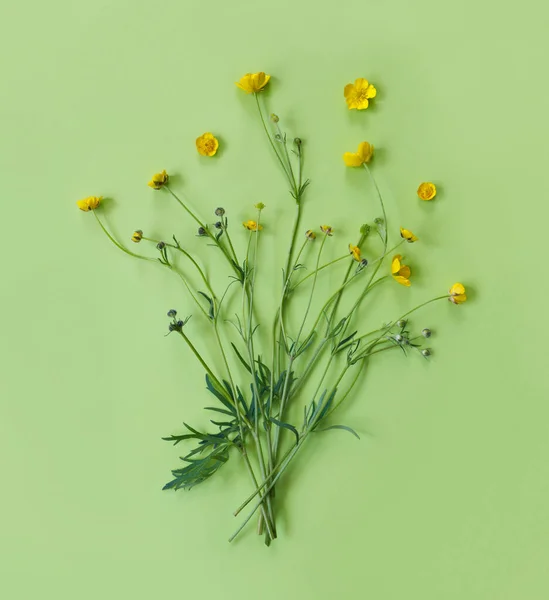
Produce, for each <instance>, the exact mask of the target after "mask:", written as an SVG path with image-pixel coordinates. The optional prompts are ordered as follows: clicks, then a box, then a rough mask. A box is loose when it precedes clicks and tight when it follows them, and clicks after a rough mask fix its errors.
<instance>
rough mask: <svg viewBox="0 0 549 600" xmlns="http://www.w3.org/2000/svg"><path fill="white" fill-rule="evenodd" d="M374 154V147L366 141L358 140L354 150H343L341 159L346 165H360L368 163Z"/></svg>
mask: <svg viewBox="0 0 549 600" xmlns="http://www.w3.org/2000/svg"><path fill="white" fill-rule="evenodd" d="M373 155H374V147H373V145H372V144H369V143H368V142H360V144H359V145H358V150H357V151H356V152H345V154H344V155H343V160H344V161H345V164H346V165H347V166H348V167H361V166H362V165H363V164H364V163H369V162H370V161H371V160H372V156H373Z"/></svg>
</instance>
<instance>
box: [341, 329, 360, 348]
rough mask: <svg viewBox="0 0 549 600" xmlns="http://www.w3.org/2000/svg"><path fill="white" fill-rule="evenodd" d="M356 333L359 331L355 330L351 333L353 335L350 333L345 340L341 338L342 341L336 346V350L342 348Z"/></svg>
mask: <svg viewBox="0 0 549 600" xmlns="http://www.w3.org/2000/svg"><path fill="white" fill-rule="evenodd" d="M356 334H357V332H356V331H353V333H351V335H348V336H347V337H346V338H345V339H344V340H341V342H339V344H338V345H337V346H336V350H339V349H340V348H341V346H343V345H345V344H346V343H347V342H348V341H350V340H352V339H353V338H354V337H355V335H356Z"/></svg>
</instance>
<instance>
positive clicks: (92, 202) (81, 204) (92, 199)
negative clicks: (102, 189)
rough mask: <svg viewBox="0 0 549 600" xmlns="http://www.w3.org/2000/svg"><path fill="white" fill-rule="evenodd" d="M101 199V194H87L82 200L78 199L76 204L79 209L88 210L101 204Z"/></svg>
mask: <svg viewBox="0 0 549 600" xmlns="http://www.w3.org/2000/svg"><path fill="white" fill-rule="evenodd" d="M101 200H103V196H88V197H87V198H84V199H83V200H78V202H77V203H76V206H78V208H79V209H80V210H83V211H84V212H88V211H90V210H95V209H96V208H98V206H99V205H100V204H101Z"/></svg>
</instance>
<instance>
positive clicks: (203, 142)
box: [196, 131, 219, 156]
mask: <svg viewBox="0 0 549 600" xmlns="http://www.w3.org/2000/svg"><path fill="white" fill-rule="evenodd" d="M218 148H219V140H218V139H217V138H216V137H215V136H214V135H213V133H210V132H209V131H208V132H206V133H203V134H202V135H201V136H200V137H197V138H196V149H197V151H198V153H199V154H201V155H202V156H214V155H215V153H216V152H217V149H218Z"/></svg>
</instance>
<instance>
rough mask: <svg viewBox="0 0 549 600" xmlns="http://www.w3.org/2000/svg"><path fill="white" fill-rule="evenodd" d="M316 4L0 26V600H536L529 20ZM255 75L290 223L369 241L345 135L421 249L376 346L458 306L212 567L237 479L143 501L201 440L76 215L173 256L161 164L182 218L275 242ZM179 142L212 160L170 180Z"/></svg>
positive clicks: (543, 188) (163, 304)
mask: <svg viewBox="0 0 549 600" xmlns="http://www.w3.org/2000/svg"><path fill="white" fill-rule="evenodd" d="M330 4H331V7H329V8H321V4H320V3H318V2H313V1H308V2H293V1H292V2H289V1H283V2H278V3H274V2H252V1H249V2H246V1H245V0H233V1H232V2H222V1H220V0H214V1H210V2H204V3H198V2H193V3H190V2H181V1H175V0H170V1H167V2H160V3H155V2H143V1H141V2H130V1H129V0H128V1H126V2H124V1H122V0H112V1H107V0H101V1H95V2H87V3H83V2H69V1H60V0H53V1H52V2H47V3H46V2H37V1H35V2H26V3H25V2H21V3H11V4H10V5H9V6H7V5H4V6H3V8H2V10H1V11H0V17H1V22H2V24H3V27H2V29H3V32H2V36H1V37H0V51H1V54H2V56H3V73H2V89H3V99H2V101H1V103H0V114H1V141H0V149H1V153H0V160H1V165H2V197H3V200H2V207H3V210H2V237H1V238H0V244H1V249H2V258H3V260H2V285H1V291H0V303H1V308H2V313H1V314H2V333H1V341H0V343H1V356H0V360H1V363H0V364H2V377H1V379H0V393H1V398H2V404H1V407H0V410H1V420H0V455H1V456H2V490H3V491H2V495H1V500H0V506H1V519H2V526H1V541H0V553H1V555H2V556H1V561H0V565H1V566H0V582H1V583H0V587H1V589H2V595H3V596H5V597H6V598H10V599H12V600H27V599H30V598H33V597H39V598H44V599H49V598H56V599H58V600H68V599H73V598H79V599H82V600H88V599H92V598H93V599H96V598H107V599H111V598H113V599H114V598H134V599H136V600H137V599H139V600H141V599H150V598H157V597H160V596H166V597H168V596H169V597H198V595H199V594H200V595H201V596H200V597H212V598H213V597H220V598H230V599H233V598H234V599H248V598H250V599H251V598H259V599H261V600H263V599H265V600H271V599H274V598H292V599H293V598H306V599H308V598H311V599H313V598H315V599H318V598H331V597H339V598H354V597H365V598H371V599H373V600H401V599H412V598H413V599H416V598H417V599H418V600H464V599H467V600H524V599H528V600H538V599H539V600H541V599H546V598H547V595H548V593H549V590H548V584H549V575H548V573H547V570H546V564H547V554H548V552H549V538H548V534H549V508H548V507H549V501H548V500H549V497H548V494H549V483H548V474H547V461H548V458H549V439H548V437H549V436H548V425H547V424H548V422H549V407H548V405H547V402H548V393H547V392H548V391H549V390H548V385H547V376H546V343H545V336H546V334H545V332H546V329H547V325H546V320H547V317H546V314H545V313H546V309H545V305H546V296H547V291H548V290H547V283H546V275H545V270H546V269H545V267H544V262H545V254H544V253H542V252H541V243H542V240H544V239H545V237H546V235H547V232H546V226H545V223H546V222H547V217H548V209H547V198H548V194H547V191H548V190H547V178H546V177H545V176H544V173H545V171H546V168H547V158H548V154H547V136H546V104H547V96H548V92H549V88H548V84H547V78H546V65H545V60H544V57H545V56H546V55H547V51H548V47H547V41H546V40H547V35H546V27H547V10H546V8H545V5H544V3H542V2H541V1H540V0H537V1H536V0H527V1H525V2H521V3H519V4H518V5H512V4H509V5H508V7H507V5H506V4H505V3H503V4H502V3H495V2H487V1H486V0H485V1H484V2H480V3H479V2H477V1H475V2H472V1H470V0H466V2H460V3H457V4H455V3H454V4H453V5H450V4H448V3H442V2H439V1H435V0H420V1H418V2H406V1H405V0H397V1H391V2H371V1H364V0H361V1H358V0H351V1H348V2H345V3H340V2H338V3H335V2H334V3H330ZM261 69H264V70H265V71H267V72H269V73H272V74H273V75H274V76H275V78H273V82H272V83H273V85H272V89H271V91H270V94H269V103H270V106H271V109H272V110H276V112H277V113H279V114H280V115H281V116H284V117H286V118H287V124H288V127H289V128H290V129H291V133H292V135H295V134H298V135H300V136H301V137H303V138H304V139H306V140H307V152H308V160H307V166H308V168H309V175H310V176H311V178H312V180H313V185H312V187H311V189H310V193H309V195H308V197H307V209H306V218H305V221H304V225H305V226H316V225H318V224H319V223H320V222H324V221H329V222H331V223H332V224H333V225H334V227H336V228H337V229H338V230H339V232H340V236H339V237H334V247H335V245H336V244H341V245H343V246H344V245H345V244H346V243H347V242H348V241H350V239H354V238H355V231H356V225H357V224H358V223H360V222H362V221H363V220H364V219H365V218H370V219H371V218H373V217H375V216H377V214H378V210H377V208H376V207H375V204H374V199H373V196H372V195H371V194H370V195H368V194H367V193H366V191H365V190H366V188H365V184H364V179H365V178H364V177H362V175H364V174H362V173H356V172H352V173H351V172H349V171H348V170H345V169H344V167H343V164H342V161H341V154H342V153H343V151H345V150H352V149H354V148H355V146H356V144H357V143H358V142H359V141H360V140H361V139H364V138H366V139H369V140H370V141H372V142H373V143H374V144H375V145H376V147H378V148H379V149H380V151H379V154H378V160H377V162H376V164H375V166H374V170H375V172H376V174H377V176H378V179H379V181H380V185H381V186H382V188H383V189H384V191H385V193H386V197H387V203H388V206H389V208H390V213H391V216H392V218H393V225H394V226H395V227H396V226H398V225H400V224H403V225H406V226H408V227H410V228H411V229H413V230H414V231H416V232H417V234H418V235H420V236H421V238H422V239H421V245H420V244H418V245H416V246H415V247H413V248H410V249H409V255H410V257H411V260H412V264H415V265H416V266H417V268H416V272H417V277H416V279H415V285H414V287H413V288H412V289H411V290H406V289H404V288H401V287H399V286H397V285H396V284H394V285H392V286H388V287H389V289H387V290H385V294H386V296H384V297H385V298H388V304H387V310H386V311H380V312H379V315H377V316H376V318H377V319H378V321H379V320H383V319H390V318H392V317H394V316H395V313H398V311H399V310H401V309H402V308H404V307H406V306H408V305H409V304H411V303H412V302H419V301H421V300H422V299H424V298H428V297H430V296H432V295H435V294H438V293H440V292H442V293H443V292H444V291H445V290H446V289H447V287H448V286H449V285H450V284H451V283H453V282H454V281H455V280H462V281H463V282H464V283H465V284H466V285H468V286H469V287H470V288H471V302H470V303H468V304H467V305H465V306H462V307H453V306H450V305H449V304H448V303H446V302H444V303H441V304H440V305H437V306H435V307H434V309H433V310H432V311H431V312H430V313H423V315H422V317H421V318H418V319H417V325H418V326H423V325H431V326H432V327H433V329H436V331H437V335H436V337H435V338H433V347H434V348H435V351H436V354H435V355H434V356H433V360H432V361H431V362H429V363H427V362H426V361H421V360H419V358H418V357H412V358H410V359H408V360H405V359H404V358H403V357H401V356H398V355H396V354H394V355H387V356H383V357H382V358H381V359H380V360H378V361H377V362H375V363H373V364H372V367H373V368H372V370H371V371H370V373H369V377H368V378H367V379H365V383H364V384H363V386H362V389H361V392H360V394H359V395H358V397H355V401H354V402H353V403H352V404H351V405H349V406H348V407H347V408H346V409H345V410H344V412H343V413H342V415H341V418H339V419H338V421H342V422H345V423H348V424H349V425H352V426H353V427H355V428H356V429H357V430H358V431H359V432H360V433H361V434H362V441H361V442H358V441H356V440H355V439H354V438H352V437H351V436H349V435H347V434H345V433H343V432H331V433H327V434H325V437H324V438H323V439H322V440H319V439H315V440H314V441H313V443H311V444H310V445H309V446H308V447H307V450H306V451H304V453H303V455H302V456H301V459H300V462H299V465H298V466H297V468H296V469H294V470H292V471H291V473H290V475H289V477H288V479H287V480H286V484H291V485H286V487H285V490H289V491H288V494H287V495H286V496H285V504H284V508H283V513H282V518H281V530H282V535H281V539H280V540H279V541H277V542H276V543H275V544H274V545H273V546H272V547H271V548H270V549H266V548H264V547H263V546H262V544H261V542H260V540H259V539H256V538H255V537H254V535H253V534H252V530H250V531H249V532H248V533H247V535H245V536H244V537H243V538H242V539H241V540H240V542H239V543H238V544H235V545H233V546H230V545H229V544H227V542H226V538H227V537H228V536H229V535H230V533H231V532H232V531H233V529H234V527H235V526H236V525H237V521H236V520H234V519H233V518H232V517H231V511H232V510H233V508H234V507H235V506H237V505H238V503H239V502H240V501H241V499H242V498H243V497H244V496H245V495H246V494H247V493H248V491H249V486H248V481H247V480H246V479H245V477H244V476H243V475H242V474H241V473H240V472H239V471H238V470H237V469H236V468H235V467H236V463H235V464H234V465H233V467H232V468H231V467H229V468H227V469H224V470H223V471H222V472H220V474H219V476H218V478H217V481H212V482H210V483H209V484H207V485H206V486H204V487H203V488H197V489H195V490H194V491H192V492H191V493H177V494H173V493H166V492H164V493H162V492H161V491H160V488H161V485H162V484H163V483H164V482H165V481H166V480H167V477H169V469H170V468H172V467H175V466H176V465H177V456H178V452H177V449H174V448H173V447H171V446H169V445H168V444H166V443H164V442H161V441H160V437H161V436H162V435H166V434H168V433H170V432H175V431H177V430H178V424H179V423H180V422H181V421H182V420H183V419H184V418H185V419H188V420H189V421H191V422H195V423H198V424H203V423H205V421H206V416H205V415H204V413H203V412H202V411H201V410H200V406H201V405H202V404H203V402H204V401H205V399H206V396H205V393H204V392H202V388H203V384H202V375H201V373H200V372H199V371H198V369H196V368H195V365H194V363H192V362H191V357H190V355H189V354H188V352H187V351H186V350H185V349H184V348H183V347H182V345H181V344H180V343H179V341H178V340H176V339H175V338H173V337H169V338H164V337H163V333H164V328H165V325H166V319H165V316H164V313H165V310H166V309H167V308H170V307H171V306H172V305H175V306H176V307H178V308H181V310H183V312H186V311H185V306H186V305H185V302H187V301H186V300H185V299H184V296H183V295H182V294H181V292H180V289H179V286H178V284H177V282H176V281H175V280H172V278H170V277H169V276H168V274H167V273H164V272H162V271H161V270H159V269H154V268H152V267H150V266H149V265H147V264H138V263H136V262H135V261H131V260H129V259H127V258H126V257H125V256H123V255H122V254H121V253H119V252H117V251H116V250H115V249H114V248H112V247H111V246H109V245H108V243H107V241H106V240H105V239H104V238H102V237H101V236H100V232H99V231H98V230H97V228H96V227H95V226H94V225H95V224H94V222H93V221H94V219H93V216H92V215H86V214H84V213H81V212H80V211H78V210H77V209H76V207H75V205H74V202H75V200H77V199H78V198H81V197H83V196H85V195H88V194H103V195H105V196H110V197H113V198H115V202H113V204H112V208H111V209H110V210H109V211H108V219H109V221H110V223H111V224H112V225H113V228H114V230H115V231H116V232H117V233H118V234H120V235H122V236H123V237H127V236H128V235H129V234H130V233H131V231H132V230H133V229H134V228H136V227H141V228H143V229H147V230H149V231H151V232H152V231H155V232H156V233H158V234H159V235H160V234H161V232H164V234H166V233H168V232H171V230H172V228H170V227H167V225H168V224H169V223H170V222H172V223H173V226H172V227H173V229H174V231H178V232H179V233H180V234H181V235H182V236H184V235H189V234H192V233H193V232H192V228H191V227H189V226H188V222H187V221H185V220H184V219H183V217H182V214H181V212H180V211H178V210H177V208H176V207H174V206H173V204H172V203H170V202H169V199H168V197H167V196H164V195H162V196H160V195H157V194H156V193H155V192H152V191H151V190H149V189H148V188H147V187H146V186H145V185H144V184H145V183H146V181H147V179H148V177H149V176H150V175H151V174H152V172H154V171H155V170H157V169H162V168H166V169H168V170H169V171H170V172H178V173H179V174H180V175H181V177H182V179H181V180H180V181H179V183H178V184H177V185H178V186H179V188H180V189H183V188H185V189H186V190H187V191H188V192H189V193H190V195H191V197H193V198H194V203H195V206H196V207H199V206H200V204H202V203H203V205H204V207H205V214H207V211H210V210H212V209H213V208H215V206H216V205H218V204H223V205H225V207H226V208H228V209H231V214H232V215H235V218H234V219H233V221H234V222H238V221H240V220H242V219H243V218H249V217H251V216H252V215H251V214H250V212H249V211H248V207H251V205H252V204H253V203H254V202H257V201H258V200H260V199H261V200H263V201H264V202H265V203H266V204H267V205H268V209H267V211H266V212H265V219H266V221H267V222H268V221H269V220H271V225H270V231H269V227H268V228H267V229H266V237H265V240H267V243H268V244H274V240H275V238H274V234H273V229H274V226H275V224H277V226H278V227H279V228H280V230H284V225H283V224H284V223H285V222H289V216H288V221H284V220H283V221H281V220H280V217H281V215H282V214H285V215H288V213H287V212H286V209H285V208H283V207H285V206H286V205H285V204H284V203H285V202H287V199H286V196H285V195H284V192H285V188H284V184H283V182H282V181H281V178H280V177H278V175H279V174H278V173H277V171H276V167H275V164H274V162H273V161H272V160H271V158H272V157H270V156H269V154H268V150H267V147H266V145H265V143H264V140H263V139H262V137H261V132H260V130H259V128H258V126H257V122H256V119H255V115H254V113H253V105H252V99H251V98H249V97H246V96H245V95H244V94H242V93H240V92H239V91H238V90H237V89H236V88H235V86H234V85H233V82H234V81H235V80H236V79H237V78H238V77H239V76H240V75H241V74H243V73H245V72H246V71H248V70H261ZM358 76H367V77H369V78H370V79H371V80H372V81H373V82H375V83H376V84H377V87H378V90H379V96H378V99H377V101H376V102H375V106H374V108H373V110H369V111H367V112H366V113H361V114H356V113H352V114H351V113H349V112H348V111H347V110H346V107H345V104H344V101H343V98H342V89H343V85H344V84H345V83H347V82H348V81H350V80H352V79H354V78H355V77H358ZM206 130H212V131H214V132H216V133H218V134H219V135H220V138H221V140H222V144H223V150H222V151H221V152H220V155H219V158H218V159H216V160H211V161H208V160H207V159H202V158H200V157H198V156H197V155H196V152H195V149H194V138H195V137H196V136H197V135H199V134H200V133H202V132H203V131H206ZM429 179H432V180H434V181H436V182H437V183H439V184H440V190H441V193H440V197H439V199H438V200H437V201H436V202H433V203H430V204H427V203H424V204H422V203H420V202H419V201H417V199H416V198H415V195H414V192H415V188H416V186H417V184H418V183H419V182H420V181H422V180H429ZM364 198H368V200H367V203H366V204H365V203H364ZM359 209H360V210H359ZM284 218H286V217H284ZM162 224H165V225H166V227H164V228H163V227H162ZM242 239H243V238H242ZM277 239H279V238H277ZM200 242H201V241H197V240H196V238H194V237H192V235H191V241H190V243H191V245H192V247H194V248H196V249H198V248H199V247H200ZM282 247H285V242H284V244H283V245H281V248H282ZM269 264H270V263H269ZM277 268H278V267H277ZM338 280H339V276H338ZM389 309H390V310H389ZM378 321H376V320H375V319H374V323H375V324H377V322H378ZM189 389H193V390H195V389H196V391H197V397H196V398H195V397H192V396H190V395H189V394H188V393H187V396H185V393H186V392H188V390H189ZM204 594H205V596H204Z"/></svg>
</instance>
